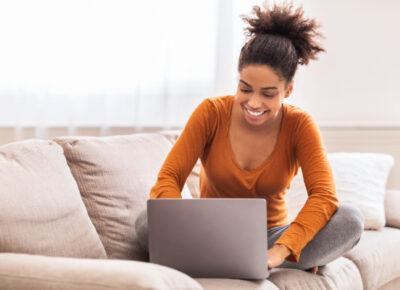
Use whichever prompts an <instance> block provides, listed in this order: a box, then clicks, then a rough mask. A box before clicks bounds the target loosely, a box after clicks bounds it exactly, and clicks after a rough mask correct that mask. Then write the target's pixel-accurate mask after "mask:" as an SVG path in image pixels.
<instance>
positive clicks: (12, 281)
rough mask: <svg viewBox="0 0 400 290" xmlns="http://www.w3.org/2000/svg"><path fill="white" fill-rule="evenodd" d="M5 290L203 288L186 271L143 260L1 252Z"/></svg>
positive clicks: (1, 285)
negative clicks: (96, 258)
mask: <svg viewBox="0 0 400 290" xmlns="http://www.w3.org/2000/svg"><path fill="white" fill-rule="evenodd" d="M0 289H2V290H26V289H29V290H48V289H57V290H103V289H104V290H106V289H126V290H128V289H129V290H130V289H147V290H151V289H154V290H159V289H182V290H191V289H193V290H198V289H202V287H201V286H200V284H198V283H197V282H196V281H195V280H193V279H192V278H190V277H189V276H187V275H186V274H184V273H181V272H179V271H176V270H174V269H171V268H168V267H164V266H161V265H156V264H150V263H146V262H139V261H124V260H100V259H98V260H94V259H76V258H58V257H57V258H56V257H45V256H36V255H25V254H7V253H3V254H0Z"/></svg>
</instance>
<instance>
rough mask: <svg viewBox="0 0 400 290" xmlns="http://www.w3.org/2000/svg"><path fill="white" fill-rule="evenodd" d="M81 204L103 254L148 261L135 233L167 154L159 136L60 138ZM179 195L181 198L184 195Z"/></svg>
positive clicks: (164, 141) (165, 144)
mask: <svg viewBox="0 0 400 290" xmlns="http://www.w3.org/2000/svg"><path fill="white" fill-rule="evenodd" d="M55 141H56V142H58V143H59V144H61V146H62V147H63V148H64V154H65V156H66V157H67V161H68V165H69V166H70V168H71V172H72V174H73V175H74V177H75V179H76V181H77V183H78V186H79V190H80V192H81V195H82V199H83V201H84V203H85V204H86V207H87V209H88V212H89V216H90V217H91V219H92V221H93V224H94V226H95V227H96V229H97V232H98V233H99V235H100V238H101V241H102V242H103V245H104V247H105V249H106V252H107V255H108V257H110V258H114V259H130V260H142V261H147V260H148V253H147V251H146V250H145V249H143V248H142V247H141V244H140V242H139V240H138V237H137V233H136V230H135V223H136V220H137V218H138V216H139V215H140V213H141V212H142V211H143V210H145V209H146V202H147V200H148V199H149V195H150V189H151V187H152V186H153V185H154V184H155V182H156V180H157V175H158V172H159V170H160V168H161V166H162V164H163V162H164V159H165V157H166V156H167V154H168V152H169V150H170V149H171V147H172V146H171V143H170V142H169V141H168V140H167V139H166V138H165V137H164V136H162V135H160V134H150V133H147V134H134V135H128V136H112V137H60V138H56V139H55ZM183 195H184V193H183Z"/></svg>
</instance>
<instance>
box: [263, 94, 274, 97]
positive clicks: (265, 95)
mask: <svg viewBox="0 0 400 290" xmlns="http://www.w3.org/2000/svg"><path fill="white" fill-rule="evenodd" d="M263 96H264V97H267V98H273V97H274V95H267V94H263Z"/></svg>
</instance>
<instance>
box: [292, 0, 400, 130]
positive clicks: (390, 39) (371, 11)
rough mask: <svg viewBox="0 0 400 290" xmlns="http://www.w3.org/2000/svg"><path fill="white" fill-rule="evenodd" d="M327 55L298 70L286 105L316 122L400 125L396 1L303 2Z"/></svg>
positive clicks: (399, 3) (399, 43)
mask: <svg viewBox="0 0 400 290" xmlns="http://www.w3.org/2000/svg"><path fill="white" fill-rule="evenodd" d="M303 2H304V9H305V11H306V14H307V15H309V16H312V17H315V18H316V19H318V21H319V22H320V23H321V24H322V25H323V26H322V29H321V31H322V32H323V33H324V35H325V36H326V39H325V40H324V41H323V44H324V46H325V48H326V50H327V53H325V54H321V56H320V59H319V60H318V61H313V62H310V64H309V66H308V67H301V68H300V69H299V71H298V74H297V76H296V78H295V81H296V87H295V90H294V93H293V95H292V97H291V100H290V101H289V102H290V103H293V104H297V105H299V106H301V107H303V108H305V109H307V110H308V111H309V112H310V113H311V114H312V115H313V116H314V117H315V119H316V120H317V122H318V123H320V124H332V123H333V124H346V125H354V124H356V125H378V126H379V125H386V126H388V125H389V126H399V125H400V93H399V90H398V85H399V83H400V73H399V70H400V33H399V28H400V16H399V11H400V1H396V0H384V1H374V0H350V1H349V0H335V1H321V0H308V1H307V0H304V1H303Z"/></svg>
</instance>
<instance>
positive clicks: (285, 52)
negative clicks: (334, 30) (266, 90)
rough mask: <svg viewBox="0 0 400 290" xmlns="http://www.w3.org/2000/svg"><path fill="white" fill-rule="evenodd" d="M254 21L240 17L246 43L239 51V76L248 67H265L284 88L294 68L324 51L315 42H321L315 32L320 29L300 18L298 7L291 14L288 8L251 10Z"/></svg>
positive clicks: (309, 20) (311, 22) (314, 22)
mask: <svg viewBox="0 0 400 290" xmlns="http://www.w3.org/2000/svg"><path fill="white" fill-rule="evenodd" d="M253 13H254V14H255V17H254V18H250V17H248V16H243V17H242V18H243V20H244V21H245V22H247V23H248V24H249V27H247V28H246V29H245V30H247V36H248V37H249V40H248V41H247V43H246V44H245V45H244V46H243V47H242V50H241V52H240V57H239V65H238V70H239V72H240V71H241V70H242V69H243V68H244V67H246V66H248V65H251V64H265V65H268V66H270V67H272V68H273V69H274V70H275V71H276V72H277V73H278V74H279V75H280V76H281V77H283V79H284V80H286V84H287V85H288V84H289V83H290V82H291V81H292V79H293V77H294V75H295V73H296V69H297V65H298V64H301V65H303V64H304V65H307V64H308V62H309V60H310V59H316V54H318V53H319V52H322V51H325V50H324V49H323V48H322V47H321V46H319V45H318V44H317V43H316V42H315V39H316V38H322V37H323V36H322V34H320V33H319V32H317V29H318V28H319V27H320V25H319V24H317V23H316V21H315V20H314V19H306V18H304V11H303V10H302V7H299V8H297V9H296V10H294V11H293V5H292V4H287V3H286V4H282V5H279V6H278V5H276V4H275V5H274V6H273V7H272V8H271V9H269V8H267V7H266V6H264V10H261V8H260V7H259V6H254V7H253Z"/></svg>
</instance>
